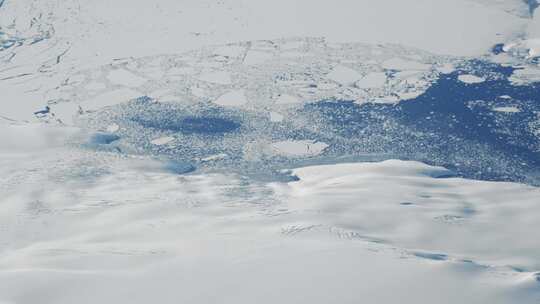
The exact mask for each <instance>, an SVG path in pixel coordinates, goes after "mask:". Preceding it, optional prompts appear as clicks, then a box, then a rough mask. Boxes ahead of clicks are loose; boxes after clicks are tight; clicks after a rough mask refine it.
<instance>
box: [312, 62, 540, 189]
mask: <svg viewBox="0 0 540 304" xmlns="http://www.w3.org/2000/svg"><path fill="white" fill-rule="evenodd" d="M470 66H474V67H475V68H476V70H477V71H480V75H479V76H486V75H488V76H489V77H488V78H489V79H488V80H487V81H485V82H482V83H477V84H467V83H463V82H461V81H459V80H458V76H459V74H460V73H465V71H458V72H454V73H452V74H448V75H442V76H441V77H440V79H439V80H438V81H436V82H435V83H434V84H433V85H432V86H431V87H430V88H429V89H428V90H427V91H426V92H425V93H424V94H422V95H420V96H419V97H417V98H415V99H411V100H408V101H403V102H401V103H400V104H399V105H397V106H394V105H374V104H364V105H357V104H354V103H353V102H348V101H320V102H317V103H313V104H308V105H306V106H305V107H304V109H303V110H302V112H303V113H302V114H303V115H307V116H311V118H312V119H313V120H316V121H318V124H322V125H325V124H326V125H327V127H325V128H324V130H323V132H321V135H323V136H324V137H325V138H324V140H327V141H334V145H333V147H332V149H331V150H330V151H328V153H330V154H334V155H339V154H343V153H362V152H364V153H390V154H392V155H393V156H392V157H396V158H401V159H412V160H419V161H423V162H426V163H428V164H433V165H441V166H444V167H446V168H449V169H452V170H453V171H455V172H456V174H457V175H460V176H464V177H470V178H479V179H485V180H512V181H522V182H529V183H535V184H538V172H539V170H540V153H539V150H540V142H539V137H538V135H536V134H534V132H535V129H536V128H540V126H536V127H535V124H538V120H539V117H538V115H539V114H537V113H540V106H539V105H540V103H539V99H540V86H539V84H532V85H527V86H515V85H512V84H511V83H510V82H509V81H508V79H507V78H508V76H510V75H511V74H512V71H513V69H512V68H508V67H501V66H497V65H492V64H487V63H483V62H472V63H471V65H470ZM503 95H508V96H511V99H505V98H501V96H503ZM503 106H515V107H518V108H519V109H520V112H519V113H501V112H496V111H494V110H493V108H495V107H503ZM335 139H337V140H335ZM340 139H341V140H340Z"/></svg>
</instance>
